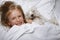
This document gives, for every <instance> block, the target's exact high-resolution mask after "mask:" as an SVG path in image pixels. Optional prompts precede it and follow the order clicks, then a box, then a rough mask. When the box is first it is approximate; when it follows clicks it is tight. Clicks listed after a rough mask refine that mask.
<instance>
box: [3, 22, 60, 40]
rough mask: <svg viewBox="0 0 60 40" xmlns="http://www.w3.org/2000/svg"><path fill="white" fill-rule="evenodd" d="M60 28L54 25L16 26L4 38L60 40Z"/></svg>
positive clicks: (5, 39) (8, 39)
mask: <svg viewBox="0 0 60 40" xmlns="http://www.w3.org/2000/svg"><path fill="white" fill-rule="evenodd" d="M59 39H60V27H54V26H53V25H49V26H46V25H44V27H43V26H42V25H38V24H36V23H32V24H29V23H27V24H23V25H21V26H17V25H14V26H13V27H12V28H11V29H10V30H9V31H8V32H7V34H6V35H5V36H4V40H59Z"/></svg>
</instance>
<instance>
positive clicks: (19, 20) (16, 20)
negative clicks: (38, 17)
mask: <svg viewBox="0 0 60 40" xmlns="http://www.w3.org/2000/svg"><path fill="white" fill-rule="evenodd" d="M8 20H9V23H8V24H9V25H11V26H13V25H21V24H23V23H24V19H23V15H22V13H21V12H20V11H19V10H17V9H15V10H12V12H11V14H10V15H9V16H8Z"/></svg>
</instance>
